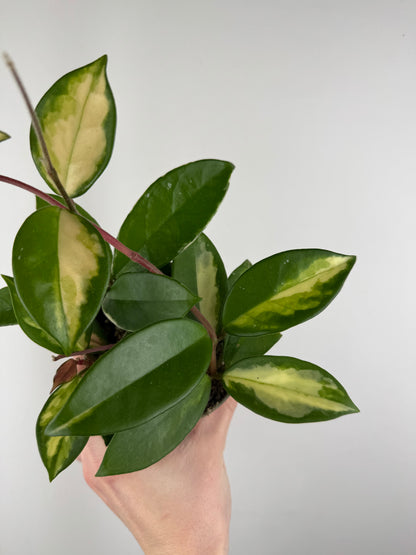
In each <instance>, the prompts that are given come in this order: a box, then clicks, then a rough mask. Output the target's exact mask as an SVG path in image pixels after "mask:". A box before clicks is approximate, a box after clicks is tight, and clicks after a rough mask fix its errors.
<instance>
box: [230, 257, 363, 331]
mask: <svg viewBox="0 0 416 555" xmlns="http://www.w3.org/2000/svg"><path fill="white" fill-rule="evenodd" d="M354 263H355V256H347V255H343V254H337V253H335V252H330V251H325V250H320V249H303V250H302V249H300V250H293V251H286V252H282V253H279V254H275V255H274V256H271V257H270V258H266V259H265V260H262V261H260V262H258V263H257V264H255V265H254V266H252V267H251V268H250V269H248V270H247V271H246V272H244V273H243V274H242V276H241V277H240V278H239V279H238V280H237V281H236V282H235V284H234V286H233V287H232V289H231V291H230V293H229V295H228V297H227V299H226V301H225V305H224V313H223V324H224V328H225V330H226V331H227V332H228V333H231V334H235V335H259V334H263V333H272V332H277V331H283V330H285V329H288V328H291V327H292V326H296V325H297V324H300V323H302V322H305V321H306V320H309V319H310V318H312V317H313V316H316V315H317V314H319V313H320V312H321V311H322V310H323V309H324V308H325V307H326V306H327V305H328V304H329V303H330V302H331V301H332V300H333V299H334V298H335V296H336V295H337V294H338V292H339V291H340V289H341V287H342V285H343V283H344V281H345V280H346V278H347V276H348V274H349V272H350V270H351V268H352V267H353V265H354Z"/></svg>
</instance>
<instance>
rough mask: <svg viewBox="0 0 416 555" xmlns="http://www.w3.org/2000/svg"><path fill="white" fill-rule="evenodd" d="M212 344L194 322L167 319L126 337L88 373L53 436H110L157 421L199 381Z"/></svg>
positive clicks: (50, 429) (52, 425)
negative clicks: (160, 415)
mask: <svg viewBox="0 0 416 555" xmlns="http://www.w3.org/2000/svg"><path fill="white" fill-rule="evenodd" d="M210 358H211V340H210V339H209V336H208V334H207V332H206V330H205V328H203V327H202V326H201V325H200V324H198V323H196V322H193V321H192V320H187V319H182V320H167V321H165V322H159V323H157V324H153V325H152V326H148V327H147V328H144V329H143V330H140V331H137V332H135V333H133V334H131V335H128V336H127V337H126V338H124V339H123V340H122V341H120V342H119V343H118V344H117V345H116V346H115V347H113V348H112V349H111V350H110V351H108V352H107V353H106V354H104V355H103V356H101V357H100V358H99V359H98V360H97V362H95V364H94V365H93V366H91V368H90V369H89V370H88V372H87V374H86V375H85V377H84V378H83V380H82V382H81V383H80V385H79V387H78V388H77V389H76V390H75V391H74V393H73V394H72V396H71V397H70V399H69V400H68V402H67V403H66V405H65V406H64V407H63V408H62V410H61V412H60V413H59V414H58V415H57V416H56V418H55V419H54V420H53V421H52V422H51V423H50V425H49V427H48V429H47V433H48V434H49V435H97V434H99V435H106V434H112V433H115V432H120V431H123V430H126V429H129V428H133V427H135V426H138V425H139V424H142V423H144V422H146V421H147V420H150V419H152V418H154V417H155V416H158V415H159V414H161V413H162V412H165V411H166V410H168V409H169V408H170V407H172V406H173V405H175V404H176V403H177V402H178V401H179V400H180V399H182V398H183V397H184V396H186V395H187V393H188V392H189V391H190V390H191V389H192V388H193V387H194V386H195V385H196V384H197V383H198V382H199V381H200V379H201V377H202V376H203V374H204V373H205V372H206V370H207V368H208V365H209V362H210Z"/></svg>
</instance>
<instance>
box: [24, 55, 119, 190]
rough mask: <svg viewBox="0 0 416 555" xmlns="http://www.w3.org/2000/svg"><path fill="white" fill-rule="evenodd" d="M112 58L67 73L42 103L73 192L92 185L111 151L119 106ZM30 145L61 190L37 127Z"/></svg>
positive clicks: (53, 150) (43, 119) (44, 123)
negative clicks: (110, 72) (108, 67)
mask: <svg viewBox="0 0 416 555" xmlns="http://www.w3.org/2000/svg"><path fill="white" fill-rule="evenodd" d="M106 64H107V57H106V56H103V57H101V58H99V59H98V60H96V61H95V62H93V63H91V64H89V65H87V66H84V67H81V68H79V69H76V70H74V71H72V72H70V73H68V74H66V75H64V76H63V77H62V78H61V79H59V80H58V81H57V82H56V83H55V84H54V85H52V87H51V88H50V89H49V90H48V91H47V93H46V94H45V95H44V96H43V98H42V99H41V101H40V102H39V104H38V106H37V107H36V113H37V115H38V118H39V121H40V124H41V128H42V132H43V135H44V137H45V142H46V146H47V149H48V152H49V155H50V158H51V161H52V165H53V166H54V168H55V169H56V171H57V174H58V177H59V179H60V181H61V183H62V185H63V186H64V188H65V190H66V192H67V193H68V195H69V196H70V197H77V196H79V195H81V194H83V193H84V192H85V191H86V190H87V189H89V187H91V185H92V184H93V183H94V181H95V180H96V179H97V178H98V177H99V175H100V174H101V173H102V172H103V171H104V169H105V167H106V165H107V163H108V161H109V159H110V157H111V153H112V149H113V143H114V134H115V124H116V110H115V103H114V98H113V95H112V92H111V89H110V86H109V84H108V80H107V76H106ZM30 145H31V150H32V156H33V160H34V162H35V164H36V166H37V168H38V170H39V172H40V174H41V175H42V177H43V178H44V179H45V181H46V182H47V183H48V185H49V186H50V187H51V188H52V189H53V190H54V191H55V192H59V191H58V190H57V188H56V186H55V184H54V183H53V181H52V180H51V178H50V176H49V175H48V173H47V171H46V169H45V164H44V157H43V154H42V151H41V148H40V145H39V142H38V139H37V137H36V134H35V132H34V130H33V128H32V129H31V133H30Z"/></svg>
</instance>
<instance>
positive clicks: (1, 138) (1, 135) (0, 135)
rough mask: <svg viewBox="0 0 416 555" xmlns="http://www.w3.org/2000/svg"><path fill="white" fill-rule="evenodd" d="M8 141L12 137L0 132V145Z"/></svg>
mask: <svg viewBox="0 0 416 555" xmlns="http://www.w3.org/2000/svg"><path fill="white" fill-rule="evenodd" d="M7 139H10V135H9V134H8V133H5V132H4V131H0V143H1V142H3V141H7Z"/></svg>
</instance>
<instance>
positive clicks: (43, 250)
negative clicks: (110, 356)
mask: <svg viewBox="0 0 416 555" xmlns="http://www.w3.org/2000/svg"><path fill="white" fill-rule="evenodd" d="M110 264H111V253H110V250H109V247H108V245H107V243H105V242H104V240H103V239H102V238H101V236H100V234H99V233H98V232H97V230H96V229H95V228H94V227H93V226H92V224H90V223H89V222H88V221H87V220H85V218H82V217H81V216H77V215H75V214H71V213H70V212H68V211H66V210H61V209H59V208H56V207H48V208H42V209H40V210H38V211H37V212H35V213H33V214H32V215H31V216H29V218H28V219H27V220H26V221H25V222H24V223H23V225H22V227H21V228H20V230H19V232H18V234H17V236H16V239H15V243H14V246H13V273H14V277H15V284H16V289H17V293H18V295H19V298H20V300H21V301H22V304H23V306H24V307H25V309H26V310H27V312H28V313H29V315H30V317H31V318H32V319H33V320H34V322H35V323H36V324H37V325H38V326H39V327H40V328H41V329H42V330H44V331H45V332H47V334H48V335H49V336H51V337H52V338H53V339H54V341H56V342H57V343H58V344H59V345H60V347H61V349H62V350H63V352H64V353H65V354H70V353H71V352H73V351H74V350H75V346H76V344H77V342H78V341H79V339H80V337H81V336H82V334H83V333H84V332H85V330H86V329H87V328H88V327H89V325H90V324H91V323H92V321H93V319H94V317H95V316H96V314H97V312H98V310H99V308H100V306H101V302H102V299H103V296H104V293H105V291H106V288H107V284H108V280H109V275H110Z"/></svg>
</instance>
